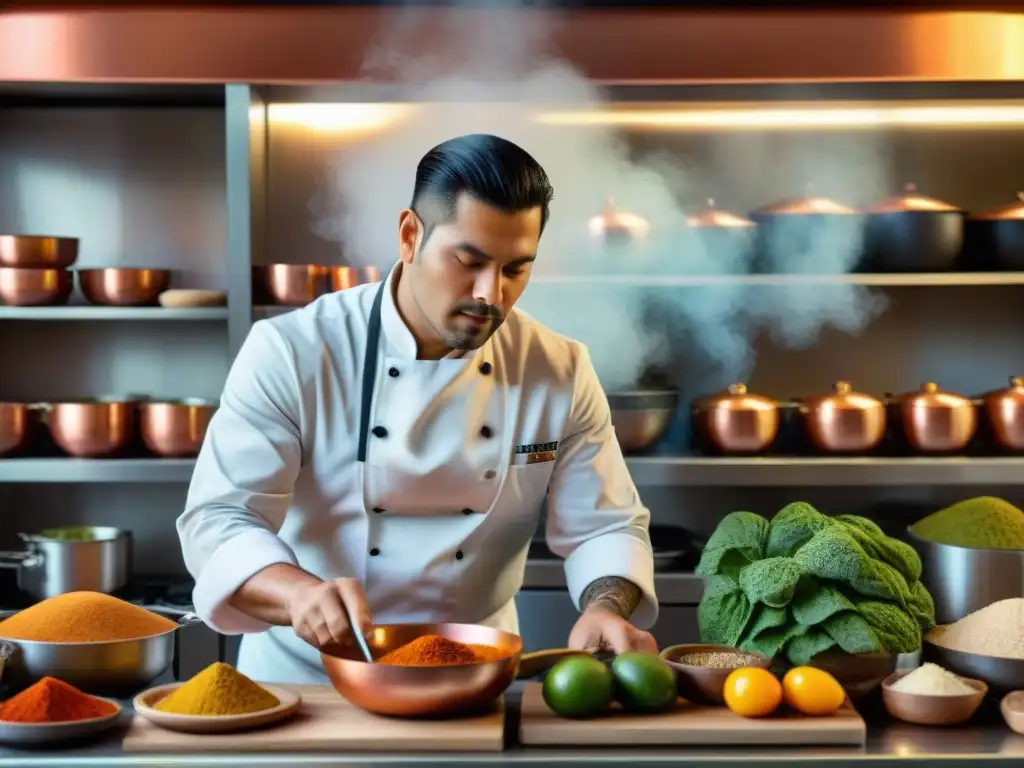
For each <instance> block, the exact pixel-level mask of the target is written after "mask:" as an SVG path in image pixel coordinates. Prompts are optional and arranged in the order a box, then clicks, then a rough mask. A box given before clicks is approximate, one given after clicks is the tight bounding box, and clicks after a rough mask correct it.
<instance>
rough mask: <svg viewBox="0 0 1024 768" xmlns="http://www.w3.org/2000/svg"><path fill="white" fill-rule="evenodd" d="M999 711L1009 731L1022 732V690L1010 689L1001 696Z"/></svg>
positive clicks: (1023, 720) (1023, 693)
mask: <svg viewBox="0 0 1024 768" xmlns="http://www.w3.org/2000/svg"><path fill="white" fill-rule="evenodd" d="M999 711H1000V712H1002V713H1003V720H1005V721H1006V726H1007V727H1008V728H1009V729H1010V730H1011V731H1013V732H1014V733H1020V734H1024V691H1010V692H1009V693H1008V694H1006V695H1005V696H1003V700H1002V701H1001V702H999Z"/></svg>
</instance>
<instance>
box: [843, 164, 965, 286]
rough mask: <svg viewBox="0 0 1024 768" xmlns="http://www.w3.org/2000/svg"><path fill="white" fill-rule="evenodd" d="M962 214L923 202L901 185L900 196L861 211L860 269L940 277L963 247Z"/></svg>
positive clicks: (912, 189) (941, 204)
mask: <svg viewBox="0 0 1024 768" xmlns="http://www.w3.org/2000/svg"><path fill="white" fill-rule="evenodd" d="M965 218H966V213H965V212H964V211H963V210H961V209H960V208H957V207H955V206H953V205H950V204H949V203H944V202H942V201H941V200H936V199H935V198H932V197H925V196H924V195H920V194H918V192H917V187H915V186H914V185H913V184H907V185H906V187H905V189H904V193H903V194H902V195H898V196H896V197H891V198H889V199H888V200H883V201H882V202H880V203H878V205H875V206H874V207H872V208H870V209H869V210H868V211H867V218H866V222H865V230H864V264H863V266H864V268H865V269H868V270H871V271H876V272H946V271H948V270H951V269H953V267H954V266H955V265H956V262H957V260H958V259H959V258H960V254H961V252H962V251H963V246H964V220H965Z"/></svg>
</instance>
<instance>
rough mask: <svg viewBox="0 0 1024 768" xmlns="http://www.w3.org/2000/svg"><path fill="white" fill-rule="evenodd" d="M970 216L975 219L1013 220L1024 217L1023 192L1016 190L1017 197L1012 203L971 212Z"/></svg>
mask: <svg viewBox="0 0 1024 768" xmlns="http://www.w3.org/2000/svg"><path fill="white" fill-rule="evenodd" d="M971 218H972V219H975V220H977V221H1013V220H1020V219H1024V192H1018V193H1017V199H1016V200H1014V201H1013V202H1012V203H1007V204H1005V205H1000V206H999V207H998V208H993V209H991V210H989V211H983V212H982V213H976V214H973V215H972V216H971Z"/></svg>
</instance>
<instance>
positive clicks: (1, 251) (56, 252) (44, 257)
mask: <svg viewBox="0 0 1024 768" xmlns="http://www.w3.org/2000/svg"><path fill="white" fill-rule="evenodd" d="M77 259H78V238H76V237H47V236H41V235H0V267H21V268H23V269H24V268H26V267H31V268H35V269H47V268H49V269H54V268H61V269H66V268H67V267H70V266H71V265H72V264H74V263H75V261H76V260H77Z"/></svg>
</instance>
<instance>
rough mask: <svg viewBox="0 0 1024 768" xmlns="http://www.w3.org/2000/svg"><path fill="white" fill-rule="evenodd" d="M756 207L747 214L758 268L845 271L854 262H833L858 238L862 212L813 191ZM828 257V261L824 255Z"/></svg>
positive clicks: (793, 270)
mask: <svg viewBox="0 0 1024 768" xmlns="http://www.w3.org/2000/svg"><path fill="white" fill-rule="evenodd" d="M809 192H810V193H811V194H808V195H807V196H806V197H794V198H790V199H787V200H783V201H781V202H778V203H775V204H773V205H768V206H764V207H762V208H758V209H757V210H755V211H753V212H752V213H751V214H750V218H751V219H753V220H754V221H755V222H756V223H757V225H758V229H757V241H758V246H757V250H758V260H759V265H758V266H759V269H760V270H761V271H765V272H771V273H789V274H793V273H823V274H831V273H845V272H847V271H849V269H850V268H851V267H853V266H854V264H846V263H836V262H835V257H834V256H831V254H834V253H839V254H842V253H844V252H845V250H848V249H849V243H851V242H858V240H857V239H856V238H858V237H859V235H860V231H861V226H862V224H863V220H864V219H863V215H862V214H861V213H860V212H859V211H856V210H854V209H853V208H849V207H847V206H845V205H843V204H842V203H839V202H836V201H835V200H832V199H831V198H828V197H820V196H817V195H814V194H813V186H809ZM829 258H831V261H829V260H828V259H829Z"/></svg>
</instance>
